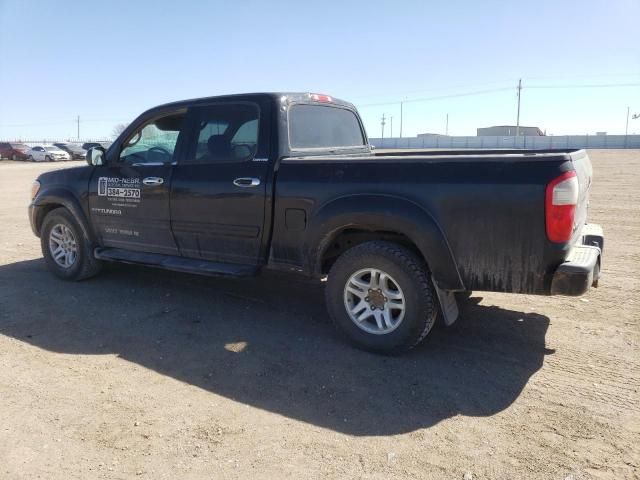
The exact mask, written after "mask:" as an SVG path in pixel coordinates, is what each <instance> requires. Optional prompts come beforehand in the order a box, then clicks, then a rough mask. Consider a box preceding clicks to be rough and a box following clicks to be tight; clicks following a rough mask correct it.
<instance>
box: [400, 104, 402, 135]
mask: <svg viewBox="0 0 640 480" xmlns="http://www.w3.org/2000/svg"><path fill="white" fill-rule="evenodd" d="M400 138H402V102H400Z"/></svg>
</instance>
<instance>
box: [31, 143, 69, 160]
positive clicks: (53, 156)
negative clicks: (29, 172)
mask: <svg viewBox="0 0 640 480" xmlns="http://www.w3.org/2000/svg"><path fill="white" fill-rule="evenodd" d="M27 155H29V160H31V161H32V162H61V161H64V160H71V156H70V155H69V154H68V153H67V152H65V151H64V150H60V149H59V148H58V147H54V146H50V145H45V146H39V145H38V146H36V147H32V148H31V150H29V152H28V153H27Z"/></svg>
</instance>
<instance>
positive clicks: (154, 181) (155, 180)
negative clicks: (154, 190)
mask: <svg viewBox="0 0 640 480" xmlns="http://www.w3.org/2000/svg"><path fill="white" fill-rule="evenodd" d="M142 183H144V184H145V185H162V184H163V183H164V179H163V178H161V177H147V178H145V179H144V180H142Z"/></svg>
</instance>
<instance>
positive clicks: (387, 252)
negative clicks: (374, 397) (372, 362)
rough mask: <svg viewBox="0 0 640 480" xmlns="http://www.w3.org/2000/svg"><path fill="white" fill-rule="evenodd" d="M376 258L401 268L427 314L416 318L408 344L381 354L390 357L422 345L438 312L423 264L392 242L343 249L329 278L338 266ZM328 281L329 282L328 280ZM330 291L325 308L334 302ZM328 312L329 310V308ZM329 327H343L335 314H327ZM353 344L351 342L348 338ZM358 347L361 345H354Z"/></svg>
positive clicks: (434, 296) (424, 264)
mask: <svg viewBox="0 0 640 480" xmlns="http://www.w3.org/2000/svg"><path fill="white" fill-rule="evenodd" d="M372 255H374V256H379V257H382V258H387V259H389V260H392V261H394V262H395V263H396V264H397V265H398V266H399V267H400V268H402V269H404V270H405V271H406V273H407V274H408V275H409V276H410V277H412V278H413V280H414V281H415V282H416V283H415V286H416V288H417V290H418V292H419V295H420V296H421V297H422V298H424V300H425V304H426V306H427V312H426V314H425V315H423V316H421V317H420V318H419V321H420V322H421V325H420V329H419V331H418V333H417V334H415V333H414V334H413V335H411V341H409V342H408V343H405V344H403V345H398V346H396V347H394V348H392V349H390V350H386V351H383V353H390V354H399V353H403V352H406V351H409V350H411V349H412V348H414V347H416V346H417V345H418V344H419V343H420V342H422V341H423V340H424V339H425V337H426V336H427V335H428V334H429V332H430V331H431V329H432V328H433V326H434V324H435V321H436V316H437V312H438V302H437V299H436V295H435V291H434V290H433V286H432V284H431V280H430V277H429V271H428V268H427V265H426V263H425V262H424V261H423V260H422V259H420V258H419V257H418V256H417V255H416V254H414V253H413V252H411V251H410V250H408V249H407V248H405V247H403V246H401V245H398V244H396V243H392V242H387V241H378V240H376V241H371V242H366V243H362V244H360V245H357V246H355V247H353V248H351V249H350V250H347V251H346V252H345V253H343V254H342V255H341V257H340V258H339V259H338V260H337V261H336V263H335V264H334V265H333V267H332V268H331V270H330V272H329V279H331V277H332V275H335V274H336V271H337V270H338V269H339V268H342V265H344V264H345V263H352V262H353V263H357V262H358V259H359V258H362V257H365V256H372ZM329 281H330V280H329ZM329 290H330V289H328V288H327V290H326V295H327V298H326V301H327V305H328V306H330V305H331V304H332V303H333V302H335V301H336V299H334V298H329V295H330V291H329ZM339 300H340V304H341V308H344V307H343V306H342V298H340V299H339ZM330 310H331V307H330ZM330 316H331V320H332V322H333V324H334V325H335V326H336V327H337V328H338V329H339V330H343V327H342V326H341V325H340V324H339V323H338V321H337V318H336V316H335V315H330ZM351 340H352V341H354V340H353V339H351ZM358 346H361V345H358ZM367 349H369V350H376V351H382V350H379V349H374V348H367Z"/></svg>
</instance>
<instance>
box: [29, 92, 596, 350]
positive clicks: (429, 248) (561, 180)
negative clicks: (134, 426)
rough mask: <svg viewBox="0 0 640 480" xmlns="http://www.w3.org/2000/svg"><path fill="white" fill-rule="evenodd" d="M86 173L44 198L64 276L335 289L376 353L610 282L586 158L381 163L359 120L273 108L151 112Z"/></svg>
mask: <svg viewBox="0 0 640 480" xmlns="http://www.w3.org/2000/svg"><path fill="white" fill-rule="evenodd" d="M87 163H88V166H83V167H76V168H69V169H64V170H57V171H53V172H48V173H44V174H42V175H41V176H40V177H39V178H38V179H37V180H36V181H35V182H34V184H33V189H32V202H31V205H30V206H29V217H30V221H31V226H32V228H33V231H34V233H35V234H36V235H37V236H39V237H40V239H41V244H42V253H43V255H44V258H45V260H46V264H47V265H48V268H49V269H50V270H51V271H52V272H53V273H54V274H55V275H57V276H58V277H60V278H63V279H68V280H82V279H85V278H88V277H91V276H93V275H95V274H97V273H98V272H99V271H100V268H101V265H102V264H103V263H104V262H125V263H132V264H140V265H146V266H152V267H159V268H163V269H168V270H176V271H181V272H191V273H197V274H204V275H221V276H228V277H242V276H248V275H255V274H257V273H258V272H260V271H261V270H264V269H278V270H284V271H288V272H295V273H298V274H302V275H306V276H308V277H313V278H317V279H319V280H322V281H326V303H327V310H328V314H329V316H330V317H331V319H332V320H333V322H334V323H335V324H336V325H337V326H338V327H339V329H340V330H341V331H342V332H343V333H344V334H345V336H346V337H347V338H348V339H350V340H351V341H352V342H353V343H354V344H355V345H357V346H359V347H361V348H365V349H368V350H372V351H376V352H383V353H397V352H401V351H405V350H407V349H410V348H412V347H413V346H415V345H417V344H418V343H419V342H420V341H421V340H422V339H423V338H424V337H425V336H426V335H427V334H428V333H429V331H430V330H431V328H432V326H433V325H434V322H435V320H436V318H442V320H443V321H444V323H445V324H451V323H452V322H453V321H455V319H456V318H457V316H458V309H457V303H456V297H460V296H463V295H464V294H465V293H468V292H470V291H473V290H484V291H493V292H510V293H526V294H536V295H582V294H584V293H585V292H586V291H587V290H588V289H589V287H591V286H597V282H598V278H599V276H600V268H601V259H602V251H603V246H604V237H603V233H602V229H601V227H600V226H598V225H595V224H589V223H587V206H588V202H589V189H590V186H591V181H592V169H591V162H590V160H589V157H588V156H587V154H586V153H585V152H584V151H583V150H564V151H526V150H513V151H490V150H461V151H413V152H406V151H397V152H393V151H387V152H376V151H374V150H373V148H372V147H370V146H369V144H368V140H367V136H366V133H365V130H364V127H363V124H362V121H361V119H360V117H359V115H358V113H357V111H356V109H355V108H354V106H353V105H351V104H350V103H347V102H344V101H341V100H338V99H336V98H333V97H331V96H328V95H320V94H310V93H263V94H243V95H228V96H220V97H210V98H202V99H196V100H188V101H181V102H176V103H170V104H167V105H162V106H159V107H155V108H152V109H151V110H149V111H147V112H145V113H143V114H142V115H140V116H139V117H138V118H137V119H136V120H135V121H134V122H133V123H131V125H129V127H128V128H127V129H126V130H125V131H124V132H123V133H122V134H121V135H120V137H119V138H118V139H117V140H116V141H115V142H114V143H113V144H112V145H111V146H110V147H109V148H108V150H105V149H104V148H102V147H95V148H92V149H91V150H90V151H89V152H88V154H87Z"/></svg>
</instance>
